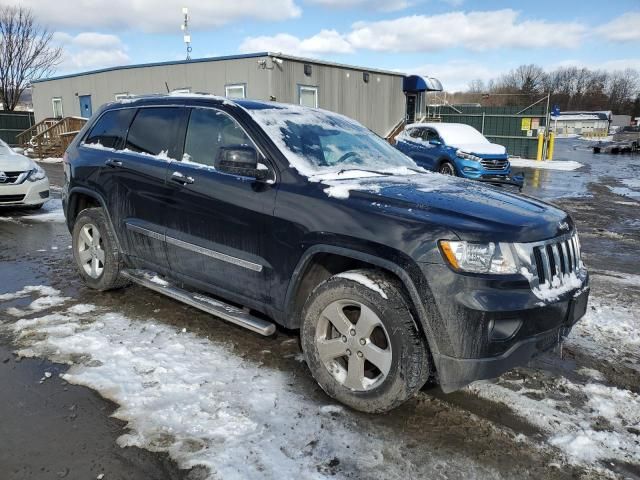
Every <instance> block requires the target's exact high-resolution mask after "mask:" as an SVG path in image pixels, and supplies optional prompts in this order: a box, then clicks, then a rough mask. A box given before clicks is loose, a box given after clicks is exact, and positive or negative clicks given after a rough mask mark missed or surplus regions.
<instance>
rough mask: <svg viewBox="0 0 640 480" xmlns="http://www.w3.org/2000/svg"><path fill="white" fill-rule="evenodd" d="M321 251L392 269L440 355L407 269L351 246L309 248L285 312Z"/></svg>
mask: <svg viewBox="0 0 640 480" xmlns="http://www.w3.org/2000/svg"><path fill="white" fill-rule="evenodd" d="M319 253H333V254H336V255H340V256H343V257H347V258H352V259H354V260H360V261H363V262H367V263H370V264H372V265H375V266H376V267H380V268H382V269H384V270H387V271H390V272H391V273H393V274H394V275H396V276H397V277H398V278H399V279H400V281H401V282H402V284H403V285H404V287H405V288H406V289H407V292H408V293H409V297H410V298H411V303H412V304H413V308H414V309H415V312H416V314H417V316H418V318H417V321H418V322H419V323H420V326H421V327H422V331H423V332H424V336H425V340H426V341H427V344H428V345H429V349H430V351H431V354H432V355H433V356H434V357H436V356H438V355H439V349H438V346H437V342H436V337H435V334H434V331H433V328H432V326H431V322H430V317H429V314H428V312H427V310H426V308H425V306H424V304H423V302H422V301H421V297H420V293H419V292H418V289H417V288H416V286H415V284H414V282H413V280H412V279H411V277H410V276H409V274H408V273H407V271H406V270H405V269H404V268H402V267H401V266H400V265H398V264H396V263H394V262H392V261H390V260H387V259H385V258H380V257H377V256H375V255H371V254H369V253H364V252H361V251H358V250H352V249H350V248H345V247H339V246H335V245H326V244H318V245H314V246H312V247H310V248H308V249H307V250H306V251H305V252H304V253H303V255H302V257H301V258H300V260H299V261H298V264H297V265H296V268H295V269H294V271H293V274H292V275H291V281H290V282H289V286H288V288H287V293H286V296H285V304H284V306H285V312H286V314H287V315H289V314H291V313H292V311H293V305H294V300H295V298H294V296H295V292H296V291H297V288H298V286H299V284H300V278H301V277H302V274H303V272H304V271H305V270H306V268H307V266H308V265H309V262H310V261H311V260H312V259H313V257H314V256H315V255H317V254H319Z"/></svg>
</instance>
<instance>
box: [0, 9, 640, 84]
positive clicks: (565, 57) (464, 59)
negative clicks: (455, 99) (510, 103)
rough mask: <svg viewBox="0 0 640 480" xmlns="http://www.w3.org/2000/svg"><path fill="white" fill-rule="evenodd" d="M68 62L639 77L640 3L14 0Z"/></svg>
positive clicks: (74, 67)
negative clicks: (297, 61)
mask: <svg viewBox="0 0 640 480" xmlns="http://www.w3.org/2000/svg"><path fill="white" fill-rule="evenodd" d="M5 2H6V3H10V4H11V3H13V4H14V5H21V6H25V7H30V8H31V9H32V10H33V12H34V14H35V16H36V19H37V20H38V21H39V22H40V23H42V24H45V25H47V26H48V28H49V29H50V30H51V31H52V32H55V33H54V41H55V42H56V43H57V44H59V45H62V46H63V48H64V50H65V54H64V58H63V61H62V63H61V64H60V65H59V67H58V69H57V71H56V74H66V73H75V72H81V71H87V70H94V69H98V68H104V67H112V66H117V65H126V64H138V63H147V62H157V61H171V60H183V59H185V56H186V52H185V45H184V43H183V39H182V32H181V30H180V24H181V23H182V7H184V6H186V7H188V8H189V14H190V33H191V37H192V48H193V51H192V53H191V56H192V58H202V57H211V56H219V55H234V54H239V53H251V52H264V51H270V52H282V53H288V54H292V55H299V56H304V57H312V58H320V59H323V60H330V61H335V62H341V63H347V64H352V65H358V66H364V67H369V68H382V69H388V70H397V71H401V72H405V73H410V74H419V75H423V76H430V77H436V78H438V79H440V80H441V81H442V83H443V86H444V88H445V89H446V90H449V91H456V90H463V89H466V88H467V86H468V84H469V82H470V81H471V80H474V79H481V80H484V81H486V80H489V79H490V78H495V77H497V76H499V75H500V74H502V73H505V72H508V71H509V70H510V69H512V68H515V67H517V66H518V65H521V64H528V63H536V64H539V65H541V66H543V67H545V68H546V69H548V70H551V69H553V68H555V67H558V66H565V65H577V66H586V67H589V68H602V69H608V70H613V69H624V68H627V67H630V68H636V69H638V70H640V0H613V1H611V0H610V1H609V2H603V1H597V2H596V1H593V0H582V1H579V0H578V1H574V0H553V1H551V0H537V1H535V2H531V1H527V2H525V1H511V2H506V1H498V0H483V1H474V0H197V1H196V0H135V1H131V0H109V1H108V2H107V1H99V0H56V1H51V0H46V1H43V0H9V1H6V0H5V1H3V3H5Z"/></svg>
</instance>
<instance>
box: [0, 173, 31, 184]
mask: <svg viewBox="0 0 640 480" xmlns="http://www.w3.org/2000/svg"><path fill="white" fill-rule="evenodd" d="M28 173H29V172H2V171H0V185H7V184H9V185H15V184H16V183H22V182H23V181H24V179H25V178H26V177H27V174H28Z"/></svg>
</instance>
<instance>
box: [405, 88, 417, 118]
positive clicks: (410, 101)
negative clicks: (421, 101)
mask: <svg viewBox="0 0 640 480" xmlns="http://www.w3.org/2000/svg"><path fill="white" fill-rule="evenodd" d="M417 98H418V97H417V95H414V94H410V93H408V94H407V124H409V123H413V122H415V121H416V106H417V103H418V102H417Z"/></svg>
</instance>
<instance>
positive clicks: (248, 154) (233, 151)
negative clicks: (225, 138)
mask: <svg viewBox="0 0 640 480" xmlns="http://www.w3.org/2000/svg"><path fill="white" fill-rule="evenodd" d="M259 166H260V165H258V152H256V149H255V148H253V147H248V146H244V145H238V146H232V147H221V148H220V151H219V153H218V160H217V161H216V169H217V170H220V171H221V172H224V173H230V174H232V175H240V176H242V177H253V178H255V179H256V180H265V179H266V178H267V176H268V175H269V170H268V169H264V168H259Z"/></svg>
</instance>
